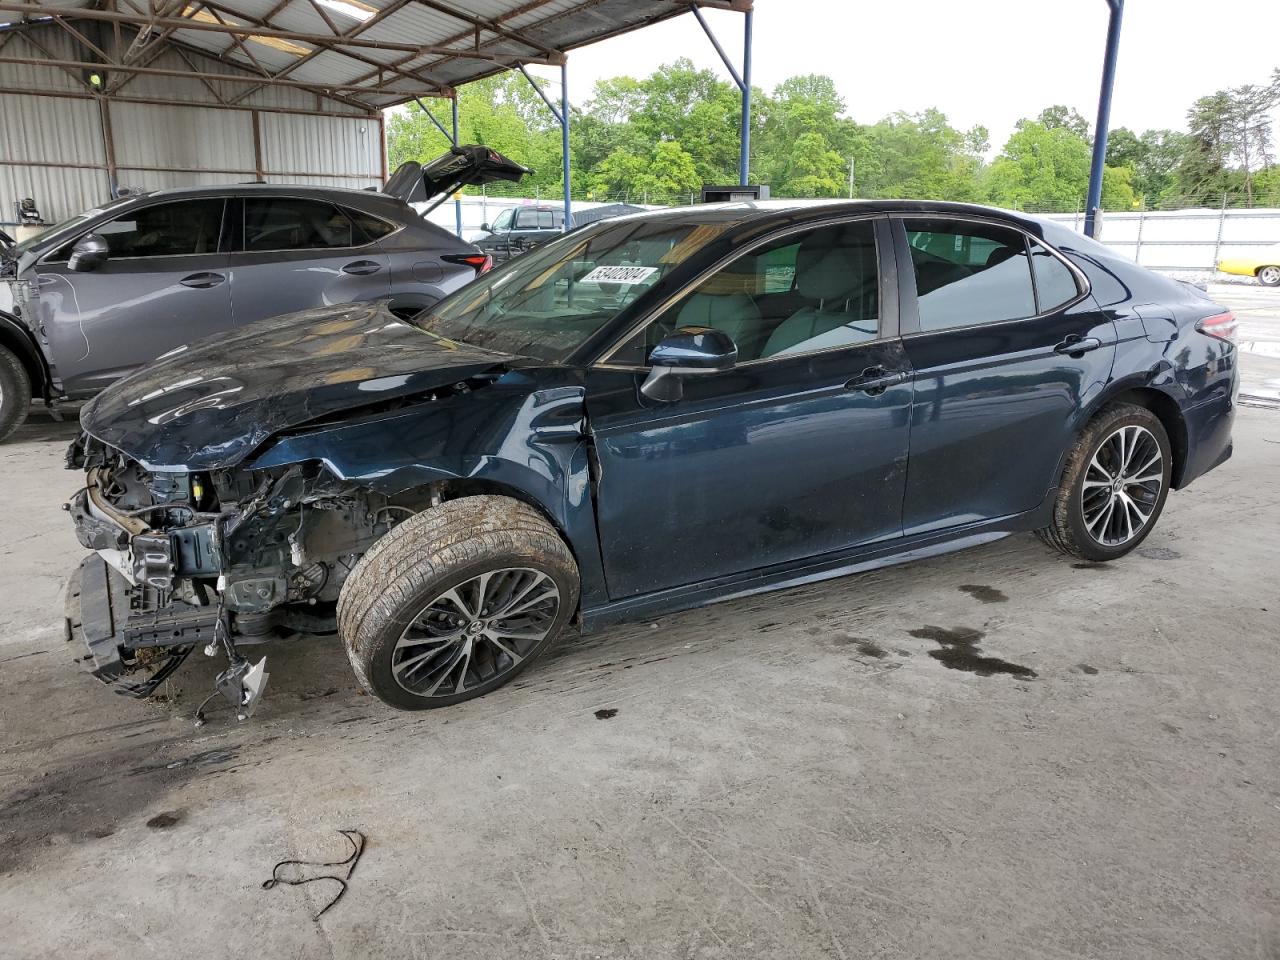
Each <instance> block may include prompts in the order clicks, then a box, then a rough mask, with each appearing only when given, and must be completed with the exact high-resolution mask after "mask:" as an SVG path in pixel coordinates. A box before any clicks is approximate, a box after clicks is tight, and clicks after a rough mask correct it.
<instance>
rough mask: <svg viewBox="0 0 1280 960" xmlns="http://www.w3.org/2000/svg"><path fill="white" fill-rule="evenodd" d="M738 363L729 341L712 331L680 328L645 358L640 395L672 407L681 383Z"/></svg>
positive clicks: (680, 388)
mask: <svg viewBox="0 0 1280 960" xmlns="http://www.w3.org/2000/svg"><path fill="white" fill-rule="evenodd" d="M737 361H738V348H737V346H736V345H735V344H734V342H733V339H732V338H731V337H730V336H729V335H728V334H727V333H725V332H724V331H723V330H717V329H715V327H681V328H680V329H679V330H677V331H676V332H675V333H673V334H671V335H670V336H669V337H667V338H666V339H665V340H663V341H662V342H661V343H659V344H658V345H657V346H656V347H654V348H653V350H652V351H651V352H650V354H649V366H650V367H651V368H652V369H651V370H650V371H649V376H648V377H646V378H645V381H644V383H643V384H641V385H640V392H641V393H642V394H644V395H645V396H646V397H648V398H649V399H650V400H657V401H659V402H661V403H674V402H675V401H676V400H679V399H680V398H681V397H682V396H684V389H683V387H682V385H681V379H682V378H684V377H693V376H703V375H706V374H710V373H723V372H724V371H725V370H730V369H732V368H733V365H734V364H735V363H737Z"/></svg>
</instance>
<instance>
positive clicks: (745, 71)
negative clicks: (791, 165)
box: [738, 10, 751, 187]
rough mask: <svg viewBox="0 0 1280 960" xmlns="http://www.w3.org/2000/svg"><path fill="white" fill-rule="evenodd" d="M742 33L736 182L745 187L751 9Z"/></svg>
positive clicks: (749, 116)
mask: <svg viewBox="0 0 1280 960" xmlns="http://www.w3.org/2000/svg"><path fill="white" fill-rule="evenodd" d="M743 16H744V17H745V18H746V22H745V26H744V27H743V34H742V135H741V138H740V139H741V146H740V150H739V153H738V184H739V185H740V186H743V187H745V186H746V185H747V183H748V182H749V181H748V179H747V175H748V173H749V171H748V169H747V168H748V166H749V165H750V157H751V11H750V10H747V12H746V13H745V14H743Z"/></svg>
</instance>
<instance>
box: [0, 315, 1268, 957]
mask: <svg viewBox="0 0 1280 960" xmlns="http://www.w3.org/2000/svg"><path fill="white" fill-rule="evenodd" d="M1258 322H1260V323H1261V322H1263V321H1258ZM1270 329H1271V328H1270V327H1269V326H1268V327H1267V328H1266V330H1264V333H1265V332H1267V331H1269V330H1270ZM1277 339H1280V338H1277ZM1252 363H1253V360H1252V358H1251V357H1246V369H1247V372H1248V373H1249V375H1250V376H1252V372H1251V371H1255V370H1256V368H1255V367H1252V366H1249V365H1250V364H1252ZM73 429H74V428H73V427H72V426H71V425H61V426H60V425H56V424H52V423H51V422H49V421H47V420H43V419H34V420H33V421H32V422H31V423H30V424H29V425H28V426H27V427H25V428H23V430H22V431H21V432H20V434H19V435H18V437H17V438H16V439H15V441H11V442H10V443H8V444H5V445H3V446H0V490H3V491H4V494H5V499H6V502H7V503H8V505H9V511H8V512H7V514H6V516H5V519H4V520H3V521H2V522H0V596H2V597H3V603H0V694H2V696H0V956H3V957H5V958H9V957H13V958H24V960H25V958H36V957H48V958H58V960H65V958H68V957H75V958H78V960H79V958H93V957H142V956H152V955H154V956H158V957H165V958H169V957H180V956H181V957H186V956H191V957H196V956H198V957H202V958H204V957H208V958H221V957H228V958H230V957H235V958H242V957H288V958H293V957H302V958H312V957H328V956H334V957H361V958H365V957H387V958H396V960H403V958H413V957H447V958H450V960H461V958H472V957H475V958H485V960H494V958H514V957H536V958H543V960H545V958H583V960H585V958H592V957H607V958H620V957H634V958H644V960H653V958H667V957H706V958H732V960H738V958H746V957H751V958H756V957H771V958H772V957H777V958H799V957H833V958H838V960H852V958H859V960H861V958H873V957H875V958H879V957H885V958H908V957H939V956H947V957H973V958H983V960H987V958H993V957H1009V958H1018V960H1024V958H1045V960H1065V958H1076V957H1082V958H1083V957H1098V958H1108V960H1109V958H1117V957H1123V958H1125V960H1134V958H1153V960H1154V958H1159V960H1171V958H1183V957H1203V958H1213V960H1221V958H1226V957H1232V958H1275V957H1277V956H1280V881H1278V880H1277V877H1278V876H1280V765H1277V763H1276V756H1277V748H1278V747H1280V734H1278V732H1277V731H1280V697H1278V696H1277V693H1276V686H1277V684H1276V679H1277V668H1276V649H1277V647H1276V644H1277V641H1278V640H1280V627H1278V619H1277V612H1278V611H1280V577H1278V576H1277V570H1280V537H1278V536H1277V534H1280V482H1277V479H1276V478H1277V476H1278V475H1280V413H1277V412H1274V411H1271V410H1267V409H1259V408H1252V407H1245V408H1242V409H1241V410H1240V412H1239V417H1238V420H1237V428H1236V440H1237V446H1236V455H1235V457H1234V458H1233V459H1232V460H1231V461H1229V462H1228V463H1227V464H1226V465H1224V466H1223V467H1221V468H1220V469H1219V470H1217V471H1215V472H1214V473H1213V474H1211V475H1209V476H1208V477H1206V478H1204V479H1202V480H1201V481H1199V482H1198V483H1196V484H1195V485H1193V486H1192V487H1191V488H1189V489H1188V490H1185V491H1182V492H1180V493H1177V494H1175V495H1173V496H1172V497H1171V498H1170V500H1169V504H1168V507H1167V509H1166V513H1165V516H1164V518H1163V519H1162V521H1161V523H1160V526H1159V527H1158V528H1157V529H1156V531H1155V532H1154V533H1153V534H1152V536H1151V537H1150V538H1149V539H1148V541H1147V542H1146V543H1145V544H1144V545H1143V547H1142V548H1140V549H1139V551H1137V553H1136V554H1134V555H1131V556H1130V557H1128V558H1126V559H1124V560H1122V561H1119V562H1117V563H1114V564H1110V565H1105V566H1092V567H1090V566H1080V565H1074V564H1072V563H1071V562H1069V561H1068V560H1066V559H1063V558H1061V557H1059V556H1057V555H1055V554H1053V553H1051V552H1050V551H1048V550H1047V549H1046V548H1044V547H1043V546H1042V545H1040V543H1039V542H1038V541H1036V540H1034V539H1033V538H1031V537H1027V536H1022V537H1015V538H1010V539H1008V540H1005V541H1002V542H1000V543H997V544H994V545H991V546H988V547H985V548H981V549H979V550H976V551H970V552H968V553H963V554H956V555H953V556H950V557H944V558H939V559H935V560H930V561H926V562H922V563H917V564H914V565H910V566H904V567H897V568H894V569H891V570H887V571H880V572H876V573H871V574H866V575H861V576H856V577H850V578H845V579H842V580H836V581H831V582H828V583H824V584H819V585H815V586H810V587H806V588H801V589H796V590H791V591H788V592H785V593H780V594H774V595H771V596H767V597H758V598H752V599H749V600H744V601H737V602H733V603H728V604H722V605H720V606H717V607H712V608H708V609H705V610H701V611H695V612H691V613H687V614H682V615H678V616H674V617H670V618H666V619H664V620H662V621H660V622H658V623H657V624H656V625H650V624H647V623H644V624H638V625H633V626H629V627H625V628H621V629H617V630H612V631H609V632H608V633H605V634H601V635H598V636H593V637H590V638H586V639H583V640H571V641H568V642H566V643H564V644H563V645H562V646H561V647H559V648H558V649H557V650H556V651H554V655H553V658H552V659H549V660H547V661H544V662H543V663H541V664H539V665H537V666H536V667H534V668H533V669H531V670H530V671H529V672H528V673H526V674H525V675H524V676H523V677H522V678H521V680H520V681H518V682H517V683H516V684H514V685H512V686H509V687H507V688H505V689H503V690H500V691H498V692H496V693H495V694H493V695H491V696H489V697H488V698H485V699H483V700H480V701H477V702H473V703H470V704H465V705H463V706H460V707H456V708H452V709H449V710H445V711H436V712H433V713H427V714H402V713H395V712H393V711H390V710H388V709H386V708H384V707H382V706H381V704H379V703H378V702H376V701H374V700H372V699H371V698H369V697H366V696H362V695H361V694H360V693H359V692H358V690H357V689H356V686H355V683H354V681H353V680H352V678H351V675H350V671H349V669H348V667H347V664H346V662H345V658H344V657H343V655H342V653H341V651H340V649H339V648H338V646H337V644H336V643H334V642H318V643H307V644H304V643H297V644H293V645H288V646H284V647H280V648H276V649H271V650H270V651H269V659H268V665H269V668H270V670H271V674H272V678H271V684H270V687H269V689H268V693H267V697H266V700H265V702H264V703H263V705H262V708H261V709H260V711H259V713H258V714H257V716H256V717H255V718H254V719H253V721H251V722H250V723H248V724H244V725H239V726H236V725H233V724H231V723H230V722H229V721H228V719H227V717H226V715H225V714H222V713H217V714H214V715H213V717H212V719H211V722H210V723H209V725H207V726H206V727H204V728H202V729H200V730H195V729H194V728H193V727H192V724H191V720H190V715H191V711H192V710H193V709H194V706H195V703H196V702H197V701H198V700H199V699H200V698H202V697H203V696H204V695H205V693H206V692H207V691H208V690H209V689H211V687H210V683H211V677H212V673H213V670H214V665H213V663H212V662H211V661H204V660H203V658H200V659H199V660H198V661H197V659H195V658H193V659H192V661H190V662H189V664H188V665H187V666H186V667H184V669H183V671H182V672H180V673H179V674H178V675H177V678H176V685H175V689H171V690H169V691H168V693H169V694H170V695H176V701H174V702H161V703H147V704H140V703H137V702H134V701H129V700H124V699H121V698H118V697H115V696H113V695H112V694H111V693H110V692H109V691H108V690H107V689H106V688H104V687H102V686H100V685H99V684H97V683H96V681H93V680H92V679H91V678H89V677H88V676H87V675H85V674H82V673H80V672H79V667H78V665H77V664H76V663H75V662H74V661H75V659H76V657H78V656H80V655H81V653H82V651H81V650H79V649H76V648H74V647H73V646H71V645H68V644H65V643H64V642H63V640H62V635H61V625H60V618H61V590H62V588H63V585H64V583H65V578H66V576H67V574H68V573H69V572H70V570H71V568H72V567H73V566H74V564H75V563H76V561H77V560H78V558H79V556H80V555H81V551H80V548H79V546H78V545H77V544H76V543H75V541H74V538H73V537H72V535H71V532H70V528H69V525H68V524H67V522H66V518H65V517H64V516H63V515H62V513H61V511H60V510H59V509H58V505H59V504H60V503H61V501H62V500H63V499H65V498H66V497H67V496H68V495H69V494H70V493H71V492H72V490H73V489H74V487H75V485H76V479H75V477H74V476H73V475H71V474H69V473H65V472H64V471H63V470H62V469H61V466H62V464H61V457H62V452H63V449H64V448H65V444H66V442H67V441H68V440H69V439H70V437H71V435H72V432H73ZM966 643H973V644H975V645H976V646H977V647H979V648H980V649H981V655H982V656H985V657H988V658H992V662H988V663H987V666H988V667H995V668H997V670H996V672H994V673H990V674H989V675H980V674H978V673H974V672H971V671H969V670H966V669H956V668H957V667H962V666H964V665H965V661H964V658H959V659H957V658H955V657H954V654H955V652H956V651H962V652H963V649H964V645H965V644H966ZM1001 671H1004V672H1001ZM1029 671H1034V676H1032V675H1030V673H1029ZM984 672H988V671H984ZM176 688H180V690H178V689H176ZM602 710H612V711H616V714H614V715H613V716H610V717H608V718H607V719H597V711H602ZM340 828H356V829H359V830H361V831H363V832H364V833H365V834H366V835H367V837H368V845H367V848H366V851H365V853H364V856H363V858H362V859H361V861H360V863H359V866H358V868H357V869H356V870H355V872H354V874H353V875H352V877H351V883H350V889H349V892H348V893H347V894H346V896H345V897H344V899H342V900H341V902H339V903H338V904H337V905H336V906H334V907H333V908H332V909H331V910H330V911H329V912H328V913H327V914H325V915H324V916H323V917H322V918H320V919H319V920H318V921H316V920H314V919H313V915H314V914H315V913H316V912H317V911H318V910H319V909H320V908H321V907H322V906H323V905H324V904H325V903H326V902H327V901H328V900H329V898H330V897H331V896H332V894H333V893H334V892H336V889H337V888H336V884H333V883H332V882H331V881H320V882H317V883H314V884H310V885H307V886H300V887H285V886H278V887H276V888H274V889H270V890H264V889H262V887H261V883H262V881H263V880H265V879H267V878H268V877H270V876H271V870H272V866H273V864H275V862H276V861H278V860H282V859H286V858H306V859H312V860H332V859H340V858H341V857H343V856H344V855H345V854H346V852H347V850H346V848H345V846H344V841H343V840H342V838H341V837H340V836H339V835H338V834H337V833H336V831H337V830H338V829H340ZM322 872H324V871H312V872H311V874H310V875H316V874H318V873H322Z"/></svg>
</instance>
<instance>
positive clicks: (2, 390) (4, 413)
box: [0, 347, 31, 443]
mask: <svg viewBox="0 0 1280 960" xmlns="http://www.w3.org/2000/svg"><path fill="white" fill-rule="evenodd" d="M30 409H31V377H29V376H28V375H27V368H26V367H24V366H23V365H22V361H21V360H19V359H18V358H17V357H16V356H15V355H14V354H13V353H11V352H10V351H8V350H6V349H5V348H4V347H0V443H3V442H4V441H5V440H7V439H8V438H9V435H10V434H12V433H13V431H15V430H17V429H18V427H20V426H22V424H23V423H24V422H25V421H26V419H27V412H28V411H29V410H30Z"/></svg>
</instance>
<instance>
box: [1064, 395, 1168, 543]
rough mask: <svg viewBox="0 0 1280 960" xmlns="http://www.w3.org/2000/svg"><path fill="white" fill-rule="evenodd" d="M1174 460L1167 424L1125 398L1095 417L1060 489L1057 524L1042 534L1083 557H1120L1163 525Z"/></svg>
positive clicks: (1080, 440)
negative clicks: (1125, 400) (1163, 513)
mask: <svg viewBox="0 0 1280 960" xmlns="http://www.w3.org/2000/svg"><path fill="white" fill-rule="evenodd" d="M1172 465H1173V457H1172V455H1171V451H1170V447H1169V437H1168V435H1167V434H1166V433H1165V429H1164V425H1163V424H1161V423H1160V420H1159V418H1158V417H1156V415H1155V414H1154V413H1152V412H1151V411H1150V410H1148V409H1146V408H1145V407H1139V406H1136V405H1134V404H1128V403H1118V404H1115V405H1114V406H1111V407H1108V408H1106V409H1105V410H1103V411H1102V412H1101V413H1099V414H1098V415H1097V416H1096V417H1094V418H1093V420H1091V421H1090V422H1089V425H1088V426H1087V427H1085V429H1084V431H1083V432H1082V433H1081V434H1080V436H1079V438H1078V439H1077V440H1076V443H1075V446H1074V447H1072V450H1071V454H1070V456H1068V458H1067V466H1066V469H1065V470H1064V471H1063V474H1062V482H1061V483H1060V484H1059V486H1058V493H1057V500H1056V502H1055V503H1054V508H1053V523H1052V524H1051V525H1050V526H1048V527H1045V528H1044V529H1043V530H1041V531H1039V536H1040V539H1042V540H1043V541H1044V542H1045V543H1047V544H1049V545H1050V546H1052V547H1056V548H1057V549H1058V550H1061V551H1062V552H1063V553H1065V554H1068V555H1069V556H1073V557H1078V558H1079V559H1081V560H1093V561H1102V560H1114V559H1116V558H1117V557H1122V556H1124V555H1125V554H1126V553H1128V552H1129V551H1130V550H1132V549H1133V548H1134V547H1136V546H1137V545H1138V544H1140V543H1141V542H1142V541H1143V540H1144V539H1146V536H1147V534H1149V533H1150V532H1151V529H1152V527H1154V526H1155V524H1156V520H1157V519H1158V518H1159V517H1160V511H1161V510H1163V509H1164V501H1165V498H1166V497H1167V496H1168V494H1169V478H1170V471H1171V468H1172Z"/></svg>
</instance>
